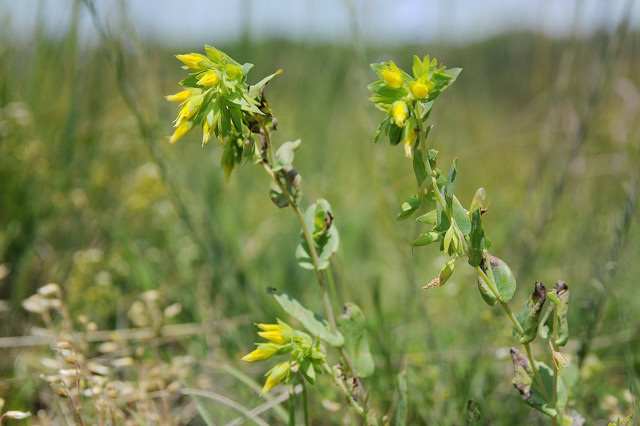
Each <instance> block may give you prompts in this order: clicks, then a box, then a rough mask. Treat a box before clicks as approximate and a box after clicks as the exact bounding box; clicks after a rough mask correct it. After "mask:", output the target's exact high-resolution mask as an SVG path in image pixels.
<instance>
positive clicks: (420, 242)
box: [410, 231, 441, 247]
mask: <svg viewBox="0 0 640 426" xmlns="http://www.w3.org/2000/svg"><path fill="white" fill-rule="evenodd" d="M440 237H441V235H440V233H439V232H433V231H429V232H425V233H424V234H420V236H419V237H418V238H416V239H415V240H413V241H412V242H411V243H410V244H411V245H412V246H415V247H420V246H426V245H428V244H431V243H433V242H435V241H439V240H440Z"/></svg>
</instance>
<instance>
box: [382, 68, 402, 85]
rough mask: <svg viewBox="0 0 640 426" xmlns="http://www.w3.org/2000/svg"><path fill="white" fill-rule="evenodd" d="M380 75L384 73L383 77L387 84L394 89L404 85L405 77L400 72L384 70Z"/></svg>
mask: <svg viewBox="0 0 640 426" xmlns="http://www.w3.org/2000/svg"><path fill="white" fill-rule="evenodd" d="M380 75H382V79H383V80H384V82H385V83H386V84H387V86H389V87H391V88H392V89H398V88H399V87H401V86H402V82H403V78H402V75H400V73H398V72H395V71H390V70H382V71H381V72H380Z"/></svg>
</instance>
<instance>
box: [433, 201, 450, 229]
mask: <svg viewBox="0 0 640 426" xmlns="http://www.w3.org/2000/svg"><path fill="white" fill-rule="evenodd" d="M436 211H437V214H438V215H437V221H436V228H435V230H437V231H439V232H446V231H447V230H448V229H449V228H450V227H451V220H449V216H447V213H446V212H445V211H444V210H442V208H441V207H440V204H436Z"/></svg>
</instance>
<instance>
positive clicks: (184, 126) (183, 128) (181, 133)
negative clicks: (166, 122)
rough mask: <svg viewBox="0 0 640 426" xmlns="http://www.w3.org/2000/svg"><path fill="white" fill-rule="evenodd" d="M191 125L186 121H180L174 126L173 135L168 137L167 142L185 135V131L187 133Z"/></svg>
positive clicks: (172, 141)
mask: <svg viewBox="0 0 640 426" xmlns="http://www.w3.org/2000/svg"><path fill="white" fill-rule="evenodd" d="M191 126H192V124H191V123H190V122H188V121H185V122H183V123H181V124H180V125H179V126H178V127H177V128H176V130H175V132H173V135H171V138H169V142H171V143H175V142H176V141H177V140H179V139H182V138H183V137H185V136H186V135H187V133H189V131H190V130H191Z"/></svg>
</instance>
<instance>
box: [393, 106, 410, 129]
mask: <svg viewBox="0 0 640 426" xmlns="http://www.w3.org/2000/svg"><path fill="white" fill-rule="evenodd" d="M407 112H408V110H407V105H406V104H405V103H404V102H402V101H396V102H395V103H394V104H393V106H392V107H391V115H392V117H393V122H394V123H396V126H398V127H402V126H403V125H404V122H405V120H406V119H407Z"/></svg>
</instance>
